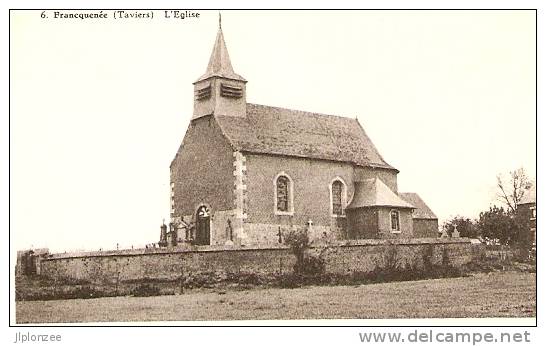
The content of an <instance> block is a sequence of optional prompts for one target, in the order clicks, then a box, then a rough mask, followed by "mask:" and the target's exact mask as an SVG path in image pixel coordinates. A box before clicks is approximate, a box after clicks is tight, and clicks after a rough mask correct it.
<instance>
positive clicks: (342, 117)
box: [247, 102, 356, 121]
mask: <svg viewBox="0 0 546 346" xmlns="http://www.w3.org/2000/svg"><path fill="white" fill-rule="evenodd" d="M247 105H251V106H258V107H267V108H275V109H280V110H285V111H290V112H297V113H304V114H309V115H318V116H321V117H335V118H341V119H348V120H352V121H356V118H351V117H347V116H343V115H338V114H326V113H316V112H309V111H304V110H301V109H293V108H285V107H277V106H269V105H262V104H258V103H250V102H247Z"/></svg>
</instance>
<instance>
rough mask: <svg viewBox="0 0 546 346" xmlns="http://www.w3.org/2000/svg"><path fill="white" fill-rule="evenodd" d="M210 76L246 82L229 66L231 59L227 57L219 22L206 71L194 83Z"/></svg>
mask: <svg viewBox="0 0 546 346" xmlns="http://www.w3.org/2000/svg"><path fill="white" fill-rule="evenodd" d="M210 77H222V78H228V79H235V80H240V81H244V82H246V79H244V78H243V77H241V76H240V75H238V74H237V73H235V71H233V66H231V60H230V59H229V53H228V50H227V47H226V41H225V40H224V34H223V33H222V25H221V24H220V25H219V26H218V34H217V35H216V41H215V42H214V48H213V49H212V54H211V55H210V60H209V65H208V66H207V71H206V72H205V74H204V75H202V76H201V77H199V79H198V80H197V81H196V83H197V82H200V81H202V80H205V79H208V78H210Z"/></svg>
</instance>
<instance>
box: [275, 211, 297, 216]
mask: <svg viewBox="0 0 546 346" xmlns="http://www.w3.org/2000/svg"><path fill="white" fill-rule="evenodd" d="M275 215H279V216H294V212H293V211H278V210H275Z"/></svg>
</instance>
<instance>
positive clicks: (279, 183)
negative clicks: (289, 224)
mask: <svg viewBox="0 0 546 346" xmlns="http://www.w3.org/2000/svg"><path fill="white" fill-rule="evenodd" d="M273 183H274V188H275V214H278V215H287V214H288V215H291V214H292V213H293V212H294V207H293V196H292V193H293V186H292V180H291V179H290V177H289V176H288V175H286V174H285V173H284V172H281V173H279V174H278V175H277V176H276V177H275V180H274V182H273Z"/></svg>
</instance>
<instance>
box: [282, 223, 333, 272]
mask: <svg viewBox="0 0 546 346" xmlns="http://www.w3.org/2000/svg"><path fill="white" fill-rule="evenodd" d="M284 241H285V243H286V244H287V245H288V246H290V249H291V250H292V253H293V254H294V255H295V256H296V263H295V264H294V274H296V275H299V276H301V275H304V276H320V275H322V274H324V272H325V270H326V263H325V260H324V258H322V256H323V255H324V253H325V251H321V252H320V253H319V254H318V255H313V254H311V253H309V248H310V247H311V241H310V240H309V234H308V232H307V230H291V231H290V232H288V234H286V236H285V237H284Z"/></svg>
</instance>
